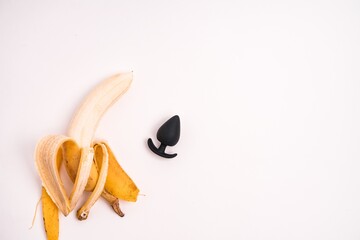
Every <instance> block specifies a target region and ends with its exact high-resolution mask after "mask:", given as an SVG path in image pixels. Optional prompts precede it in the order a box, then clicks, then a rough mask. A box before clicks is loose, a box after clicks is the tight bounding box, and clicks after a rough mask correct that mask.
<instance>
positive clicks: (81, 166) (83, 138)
mask: <svg viewBox="0 0 360 240" xmlns="http://www.w3.org/2000/svg"><path fill="white" fill-rule="evenodd" d="M131 82H132V72H131V73H122V74H117V75H114V76H112V77H110V78H109V79H107V80H105V81H103V82H102V83H100V84H99V85H98V86H96V87H95V88H94V89H93V91H91V92H90V94H89V95H88V96H87V97H86V98H85V101H84V102H83V103H82V105H81V106H80V108H79V109H78V111H77V112H76V114H75V115H74V117H73V119H72V121H71V123H70V126H69V130H68V136H65V135H49V136H46V137H44V138H42V139H41V140H40V141H39V142H38V144H37V146H36V149H35V166H36V169H37V171H38V174H39V176H40V178H41V180H42V184H43V199H44V200H43V208H45V209H48V210H47V213H49V212H51V211H50V210H49V209H54V206H56V210H57V209H59V210H60V211H61V213H62V214H63V215H65V216H67V215H68V214H69V213H70V212H71V211H72V210H73V209H74V208H75V207H76V205H77V203H78V201H79V199H80V197H81V196H82V194H83V192H84V191H85V190H86V191H92V193H91V195H90V196H89V198H88V199H87V200H86V202H85V203H84V205H83V206H82V207H81V208H80V209H79V210H78V211H77V216H78V218H79V220H84V219H86V218H87V217H88V214H89V211H90V208H91V207H92V206H93V205H94V204H95V202H96V201H97V199H98V198H99V197H100V196H103V197H104V198H105V199H106V200H107V201H109V202H110V203H111V205H112V207H113V209H114V210H115V212H116V213H118V214H119V215H120V216H123V213H122V212H121V210H120V207H119V199H118V198H121V199H124V200H127V201H136V199H137V195H138V193H139V190H138V188H137V187H136V185H135V184H134V183H133V181H132V180H131V179H130V177H129V176H128V175H127V174H126V173H125V172H124V170H123V169H122V168H121V167H120V165H119V164H118V163H117V161H116V159H115V157H114V155H113V153H112V151H111V149H110V148H109V146H108V145H107V144H106V143H104V142H96V143H94V141H93V136H94V133H95V130H96V128H97V125H98V123H99V121H100V119H101V117H102V116H103V114H104V113H105V112H106V111H107V109H108V108H109V107H110V106H111V105H112V104H114V103H115V102H116V101H117V100H118V99H119V98H120V97H121V96H122V95H123V94H124V93H125V92H126V91H127V90H128V88H129V87H130V84H131ZM62 162H64V164H65V166H66V171H67V173H68V175H69V176H70V178H71V180H72V181H73V183H74V185H73V189H72V190H71V194H70V197H69V196H67V194H66V191H65V189H64V184H63V182H62V180H61V178H60V174H59V167H60V165H61V163H62ZM119 187H120V188H123V189H118V188H119ZM127 194H128V195H127ZM44 196H45V197H44ZM45 200H46V201H45ZM51 203H53V205H51ZM51 206H53V207H51ZM49 222H51V223H54V225H53V227H51V225H50V224H49ZM44 223H45V229H46V230H47V232H48V233H49V232H56V229H58V221H57V224H56V221H55V220H54V219H53V218H52V217H51V216H50V215H49V214H46V211H44ZM50 228H51V230H49V229H50ZM55 235H56V234H53V235H51V236H52V237H51V238H50V235H49V234H47V236H48V239H57V237H53V236H55Z"/></svg>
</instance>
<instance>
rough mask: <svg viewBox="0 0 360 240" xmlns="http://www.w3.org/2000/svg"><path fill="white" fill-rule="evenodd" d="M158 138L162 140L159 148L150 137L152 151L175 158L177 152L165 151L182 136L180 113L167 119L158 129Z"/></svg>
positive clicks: (149, 142) (165, 156) (149, 143)
mask: <svg viewBox="0 0 360 240" xmlns="http://www.w3.org/2000/svg"><path fill="white" fill-rule="evenodd" d="M156 138H157V139H158V140H159V141H160V143H161V144H160V146H159V148H157V147H156V146H155V145H154V143H153V141H152V140H151V138H149V139H148V146H149V148H150V150H151V151H153V152H154V153H156V154H157V155H159V156H161V157H164V158H173V157H176V156H177V154H176V153H174V154H167V153H165V148H166V147H167V146H174V145H175V144H177V142H178V141H179V138H180V118H179V116H178V115H175V116H173V117H172V118H170V119H169V120H167V121H166V122H165V123H164V124H163V125H162V126H161V127H160V128H159V130H158V131H157V134H156Z"/></svg>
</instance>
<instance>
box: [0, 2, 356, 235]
mask: <svg viewBox="0 0 360 240" xmlns="http://www.w3.org/2000/svg"><path fill="white" fill-rule="evenodd" d="M359 67H360V2H359V1H356V0H354V1H349V0H338V1H328V0H324V1H320V0H315V1H314V0H311V1H310V0H309V1H278V0H276V1H259V0H255V1H254V0H248V1H199V0H185V1H165V0H163V1H160V0H155V1H145V0H143V1H115V0H114V1H57V2H55V1H45V0H44V1H39V0H36V1H35V0H34V1H25V0H18V1H10V0H0V81H1V86H0V109H1V112H0V116H1V118H0V123H1V124H0V144H1V151H0V172H1V174H0V189H1V198H0V221H1V222H0V239H4V240H12V239H45V233H44V229H43V225H42V216H41V208H39V211H38V216H37V219H36V221H35V226H34V228H33V229H32V230H28V228H29V226H30V225H31V220H32V217H33V214H34V208H35V205H36V203H37V201H38V199H39V197H40V193H41V181H40V179H39V177H38V176H37V173H36V170H35V167H34V159H33V152H34V147H35V144H36V142H37V141H38V140H39V139H40V138H41V137H42V136H44V135H47V134H51V133H66V128H67V126H68V122H69V120H70V119H71V116H72V114H73V113H74V112H75V110H76V108H77V107H78V106H79V104H80V102H81V100H82V99H83V97H84V96H85V95H86V94H87V93H88V92H89V91H90V89H91V88H92V87H94V86H95V85H96V84H97V83H99V82H100V81H101V80H103V79H105V78H107V77H109V76H111V75H112V74H114V73H117V72H119V71H127V70H133V71H134V82H133V85H132V87H131V88H130V90H129V91H128V93H127V94H126V95H125V96H124V97H123V98H122V99H121V100H120V101H119V102H118V103H117V104H116V105H115V106H114V107H113V108H111V109H110V111H109V112H107V114H106V116H105V117H104V118H103V119H102V121H101V124H100V126H99V128H98V131H97V134H96V136H97V137H100V138H105V139H107V140H108V141H109V143H110V145H111V146H112V147H113V150H114V152H115V153H116V155H117V156H118V159H119V161H120V163H121V164H122V166H123V167H124V169H125V170H126V171H127V172H128V173H129V175H130V176H131V177H132V178H133V179H134V181H135V182H136V184H137V185H138V187H139V188H140V190H141V192H142V193H143V194H146V196H140V197H139V200H138V202H136V203H122V208H123V211H124V212H125V214H126V216H125V217H124V218H119V217H118V216H117V215H116V214H115V213H113V212H112V210H111V208H110V207H109V206H108V204H107V203H106V202H105V201H104V200H100V201H99V202H97V203H96V205H95V206H94V207H93V209H92V211H91V213H90V217H89V219H88V220H87V221H83V222H80V221H78V220H77V219H76V217H75V213H71V214H70V215H69V216H68V217H66V218H65V217H63V216H61V217H60V228H61V229H60V239H126V240H135V239H136V240H137V239H154V240H169V239H173V240H180V239H181V240H183V239H208V240H212V239H214V240H217V239H244V240H263V239H271V240H289V239H291V240H296V239H299V240H303V239H307V240H311V239H314V240H319V239H324V240H325V239H326V240H330V239H338V240H353V239H360V227H359V225H360V173H359V172H360V147H359V146H360V127H359V126H360V106H359V103H360V95H359V94H360V70H359V69H360V68H359ZM174 114H178V115H180V117H181V124H182V125H181V126H182V132H181V138H180V141H179V143H178V144H177V145H176V146H175V147H173V148H169V149H168V150H167V151H168V152H177V153H178V154H179V155H178V157H176V158H175V159H171V160H166V159H162V158H160V157H158V156H156V155H155V154H153V153H152V152H150V150H149V149H148V148H147V146H146V140H147V138H148V137H152V138H153V139H154V138H155V135H156V131H157V129H158V127H159V126H160V125H161V124H162V123H163V122H164V121H165V120H167V119H168V118H169V117H171V116H172V115H174Z"/></svg>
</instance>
